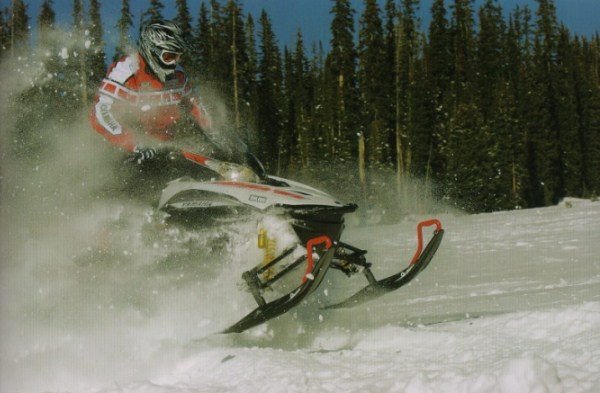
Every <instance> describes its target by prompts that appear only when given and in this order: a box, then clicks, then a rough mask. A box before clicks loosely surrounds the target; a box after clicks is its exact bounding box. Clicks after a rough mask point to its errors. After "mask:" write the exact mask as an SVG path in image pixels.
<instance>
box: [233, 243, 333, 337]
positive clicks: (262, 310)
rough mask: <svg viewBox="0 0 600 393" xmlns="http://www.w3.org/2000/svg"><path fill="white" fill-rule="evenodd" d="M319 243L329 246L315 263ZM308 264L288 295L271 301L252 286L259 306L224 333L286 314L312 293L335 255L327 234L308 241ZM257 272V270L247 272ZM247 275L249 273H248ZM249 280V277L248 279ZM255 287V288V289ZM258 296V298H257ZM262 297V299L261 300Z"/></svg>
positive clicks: (238, 330)
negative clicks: (297, 284) (300, 278)
mask: <svg viewBox="0 0 600 393" xmlns="http://www.w3.org/2000/svg"><path fill="white" fill-rule="evenodd" d="M317 244H325V246H326V247H327V248H328V249H327V251H326V252H325V253H324V254H322V255H321V257H320V258H319V260H318V261H317V263H316V264H313V255H312V253H313V251H312V249H313V246H315V245H317ZM306 250H307V256H306V259H307V260H308V266H307V269H306V273H305V275H304V278H303V280H302V283H301V284H300V286H298V287H297V288H296V289H294V290H293V291H291V292H290V293H288V294H287V295H284V296H281V297H280V298H278V299H275V300H273V301H271V302H268V303H267V302H265V301H264V299H263V298H262V296H260V294H258V289H256V288H255V286H251V291H252V292H253V295H254V297H255V299H256V300H257V302H258V303H259V306H258V307H257V308H256V309H254V310H253V311H252V312H250V313H249V314H248V315H246V316H245V317H244V318H242V319H241V320H239V321H238V322H237V323H235V324H234V325H232V326H230V327H229V328H227V329H225V330H224V331H223V332H222V333H241V332H243V331H244V330H247V329H250V328H252V327H254V326H258V325H260V324H262V323H264V322H266V321H268V320H271V319H273V318H276V317H278V316H280V315H282V314H285V313H286V312H288V311H289V310H291V309H292V308H294V307H295V306H297V305H298V304H300V303H301V302H302V300H304V298H306V296H308V295H309V294H311V293H312V292H313V291H314V290H315V289H317V287H318V286H319V285H320V284H321V282H322V281H323V278H324V277H325V274H326V273H327V270H328V269H329V265H330V264H331V261H332V260H333V257H334V255H335V250H336V247H334V246H333V244H332V242H331V240H330V239H329V238H328V237H327V236H321V237H317V238H314V239H311V240H309V241H308V243H307V246H306ZM246 273H255V272H252V271H250V272H246ZM246 277H247V275H246ZM246 280H247V281H248V279H246ZM253 287H254V289H253ZM257 297H258V298H257ZM261 299H262V300H261Z"/></svg>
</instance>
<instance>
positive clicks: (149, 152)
mask: <svg viewBox="0 0 600 393" xmlns="http://www.w3.org/2000/svg"><path fill="white" fill-rule="evenodd" d="M154 156H156V150H155V149H153V148H151V147H137V146H136V147H135V148H134V149H133V152H132V154H131V156H130V157H129V158H128V159H127V162H137V163H138V164H141V163H142V162H144V161H147V160H150V159H152V158H154Z"/></svg>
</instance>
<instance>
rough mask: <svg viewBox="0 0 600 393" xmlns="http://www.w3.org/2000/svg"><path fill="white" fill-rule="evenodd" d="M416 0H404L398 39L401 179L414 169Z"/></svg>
mask: <svg viewBox="0 0 600 393" xmlns="http://www.w3.org/2000/svg"><path fill="white" fill-rule="evenodd" d="M416 4H417V2H416V0H403V1H402V10H401V17H400V23H399V25H398V28H397V39H396V45H397V46H396V83H395V88H396V127H395V134H396V157H397V160H398V161H397V171H398V176H399V177H398V181H399V182H400V181H401V177H402V176H403V175H404V174H405V173H407V172H410V171H411V163H412V149H413V148H414V146H413V145H412V139H414V135H415V131H416V130H415V129H414V127H413V125H414V120H415V119H414V113H413V109H414V108H415V102H414V96H413V94H414V93H415V88H416V87H415V84H414V83H415V69H416V63H417V47H418V42H417V26H416V24H417V22H416V16H415V12H416Z"/></svg>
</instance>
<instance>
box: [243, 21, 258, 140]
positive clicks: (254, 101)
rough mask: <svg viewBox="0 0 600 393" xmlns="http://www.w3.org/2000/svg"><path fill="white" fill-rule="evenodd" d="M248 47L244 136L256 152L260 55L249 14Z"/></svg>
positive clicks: (247, 27) (244, 100)
mask: <svg viewBox="0 0 600 393" xmlns="http://www.w3.org/2000/svg"><path fill="white" fill-rule="evenodd" d="M246 46H247V51H248V60H247V63H246V66H245V75H244V78H245V81H246V86H245V88H244V92H243V97H242V103H243V105H242V109H243V111H242V120H243V121H242V131H243V133H242V135H243V136H244V138H245V142H246V143H247V144H248V145H250V146H252V149H251V150H252V151H254V147H255V142H256V137H255V136H254V134H253V133H254V132H255V131H256V116H257V115H256V112H257V110H258V88H257V83H258V81H257V79H256V78H257V74H258V53H257V50H256V33H255V25H254V18H252V14H248V16H247V17H246Z"/></svg>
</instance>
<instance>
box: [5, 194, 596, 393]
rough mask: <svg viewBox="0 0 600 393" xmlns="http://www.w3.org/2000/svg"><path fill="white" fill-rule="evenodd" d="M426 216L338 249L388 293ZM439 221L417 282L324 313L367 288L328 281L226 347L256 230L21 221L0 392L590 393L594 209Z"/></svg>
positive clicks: (93, 213)
mask: <svg viewBox="0 0 600 393" xmlns="http://www.w3.org/2000/svg"><path fill="white" fill-rule="evenodd" d="M9 218H10V217H9ZM424 218H429V216H428V217H416V216H415V217H407V218H406V219H405V220H404V221H403V222H402V223H400V224H397V225H389V226H370V227H366V228H359V227H357V226H351V225H349V228H347V229H346V232H345V234H344V236H343V240H344V241H347V242H349V243H351V244H354V245H356V246H358V247H364V248H366V249H368V250H369V253H368V257H369V260H370V261H371V262H373V263H374V269H373V272H374V274H375V276H376V277H378V278H382V277H385V276H386V275H389V274H392V273H395V272H396V271H397V270H398V269H400V268H401V267H403V266H405V265H406V264H407V263H408V261H410V258H411V257H412V253H413V252H414V247H415V226H416V223H417V222H418V221H419V220H420V219H424ZM438 218H440V219H441V221H442V223H443V224H444V228H445V230H446V234H445V237H444V240H443V241H442V244H441V246H440V249H439V251H438V254H437V255H436V256H435V258H434V259H433V261H432V262H431V264H430V265H429V267H428V268H427V270H426V271H424V272H423V273H422V274H421V275H420V276H419V278H418V279H417V280H416V282H414V283H412V284H410V285H409V286H407V287H404V288H401V289H400V290H398V291H397V292H395V293H392V294H390V295H387V296H384V297H382V298H379V299H378V300H375V301H373V302H370V303H367V304H365V305H363V306H360V307H357V308H354V309H345V310H321V309H319V305H320V304H330V303H333V302H334V301H335V300H338V299H341V298H343V297H344V296H347V295H350V294H352V293H353V292H354V291H356V290H358V289H359V288H360V287H361V286H362V285H364V284H365V283H366V280H364V278H363V277H362V276H361V275H355V276H353V277H352V278H350V279H346V278H345V277H344V276H342V275H341V274H339V273H337V272H329V273H328V276H327V277H326V280H325V282H324V283H323V284H322V287H321V288H319V290H318V292H317V293H315V294H313V295H312V296H311V298H310V299H309V300H308V302H307V303H308V304H303V305H301V306H299V307H298V308H297V309H295V310H292V312H290V313H289V314H288V315H284V316H282V317H280V318H278V319H277V320H274V321H271V322H269V323H267V324H266V325H263V326H260V327H257V328H255V329H252V330H250V331H248V332H245V333H242V334H237V335H220V334H217V333H216V332H218V331H220V330H221V329H223V328H225V327H227V326H228V325H229V324H231V323H233V322H235V321H236V320H237V319H239V318H241V317H242V316H243V315H245V314H246V313H248V312H249V311H250V310H251V309H252V308H253V307H254V306H255V304H254V302H253V300H252V298H251V296H250V295H249V294H248V293H246V292H244V290H243V289H242V287H241V286H240V274H241V272H242V271H243V270H244V269H247V268H249V267H250V266H252V265H253V262H251V261H252V260H256V258H260V253H259V252H258V250H256V249H255V242H256V224H255V223H248V224H244V225H240V226H239V227H237V228H235V229H229V230H227V231H217V230H214V231H210V230H209V231H207V232H202V233H193V232H191V233H182V232H179V231H177V230H173V229H168V228H167V229H165V228H161V227H160V226H159V225H157V224H155V223H154V222H153V221H152V219H151V217H150V214H149V212H148V211H147V209H146V208H143V207H139V206H135V205H131V206H129V205H125V206H122V205H119V204H116V205H113V204H110V203H108V202H106V203H99V202H98V203H96V204H93V205H91V206H88V207H87V208H86V209H85V210H82V211H79V212H71V213H67V214H66V216H65V215H61V212H56V213H55V215H51V216H50V217H46V218H45V219H46V221H47V224H46V225H39V222H37V221H36V220H35V219H34V218H30V220H31V221H28V220H25V222H20V223H19V224H18V225H17V224H15V225H14V227H9V229H11V230H10V231H6V232H7V233H6V234H5V235H4V236H3V241H5V242H10V247H8V249H5V250H4V251H3V254H2V255H3V260H2V272H1V276H0V277H1V278H0V283H1V287H0V304H1V307H2V308H1V312H2V315H1V316H2V318H1V319H0V328H1V331H2V335H1V341H0V344H1V347H0V348H1V351H0V360H1V363H0V367H1V369H0V372H1V373H0V391H1V392H3V393H4V392H103V393H109V392H157V393H164V392H283V391H285V392H406V393H421V392H489V393H519V392H530V393H544V392H550V393H558V392H565V393H577V392H589V393H593V392H600V376H599V375H600V256H599V255H600V245H599V243H600V236H599V235H598V233H599V232H600V202H590V201H584V200H568V203H562V204H561V205H559V206H555V207H549V208H543V209H529V210H521V211H512V212H499V213H493V214H480V215H471V216H467V215H465V216H459V215H450V214H445V215H441V216H438ZM11 222H12V221H11ZM49 223H54V224H55V226H51V225H49ZM426 233H428V232H426ZM223 239H229V240H228V241H223ZM209 249H210V250H211V251H207V250H209ZM242 260H243V261H246V262H243V263H242V262H240V261H242Z"/></svg>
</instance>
